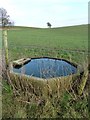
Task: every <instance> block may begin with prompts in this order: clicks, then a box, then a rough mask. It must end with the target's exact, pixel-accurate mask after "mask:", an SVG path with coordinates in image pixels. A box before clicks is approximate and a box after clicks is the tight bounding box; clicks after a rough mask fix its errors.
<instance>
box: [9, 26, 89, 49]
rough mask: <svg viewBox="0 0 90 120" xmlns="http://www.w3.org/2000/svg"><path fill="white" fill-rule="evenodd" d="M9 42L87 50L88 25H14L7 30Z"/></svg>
mask: <svg viewBox="0 0 90 120" xmlns="http://www.w3.org/2000/svg"><path fill="white" fill-rule="evenodd" d="M8 41H9V44H14V45H37V46H42V47H53V48H63V49H79V50H87V46H88V26H87V25H80V26H71V27H61V28H51V29H48V28H28V27H15V28H13V29H11V30H9V31H8Z"/></svg>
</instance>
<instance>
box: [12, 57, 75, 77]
mask: <svg viewBox="0 0 90 120" xmlns="http://www.w3.org/2000/svg"><path fill="white" fill-rule="evenodd" d="M13 71H14V72H16V73H23V74H26V75H30V76H34V77H39V78H53V77H60V76H67V75H71V74H75V73H76V72H77V68H76V67H75V66H73V65H72V64H70V63H69V62H67V61H64V60H59V59H52V58H35V59H31V61H30V62H28V63H27V64H25V65H23V66H22V67H19V68H13Z"/></svg>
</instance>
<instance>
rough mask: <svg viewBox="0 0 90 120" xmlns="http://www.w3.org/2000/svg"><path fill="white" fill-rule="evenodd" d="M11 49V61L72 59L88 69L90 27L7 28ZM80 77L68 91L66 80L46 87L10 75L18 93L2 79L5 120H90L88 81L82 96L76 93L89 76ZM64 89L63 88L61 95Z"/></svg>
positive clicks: (51, 83)
mask: <svg viewBox="0 0 90 120" xmlns="http://www.w3.org/2000/svg"><path fill="white" fill-rule="evenodd" d="M8 48H9V60H10V61H13V60H14V59H19V58H22V57H40V56H44V57H45V56H49V57H56V58H65V59H69V60H70V61H73V62H75V63H77V64H78V65H81V67H83V68H86V67H87V61H88V54H87V51H88V25H79V26H70V27H61V28H51V29H49V28H30V27H12V28H10V29H8ZM80 77H81V76H76V77H75V78H74V80H75V81H74V83H73V85H72V86H70V89H69V90H68V89H66V87H65V83H64V82H63V81H64V80H65V78H64V80H63V79H61V80H58V79H57V80H55V81H54V84H53V82H52V81H51V82H50V84H49V82H48V81H46V83H47V84H45V83H44V82H40V81H37V82H36V81H34V80H30V79H27V78H24V77H23V78H22V77H21V76H20V77H18V76H17V77H16V76H14V77H11V76H9V79H11V81H12V83H14V84H13V85H15V86H14V87H15V89H16V91H13V90H12V88H11V86H10V85H11V84H10V85H8V84H7V82H6V81H4V80H3V118H38V119H39V118H49V119H50V118H88V117H89V114H88V97H89V95H88V88H89V87H88V85H89V84H88V82H87V85H86V86H85V89H84V91H83V94H82V95H78V94H77V92H76V90H77V88H78V85H79V84H80V80H82V79H86V78H87V76H84V75H82V77H81V78H80ZM85 77H86V78H85ZM71 79H73V77H72V76H71ZM88 79H89V78H88ZM29 80H30V81H29ZM67 80H69V78H68V79H67ZM61 81H62V84H61V83H60V82H61ZM87 81H88V80H87ZM42 83H43V84H42ZM44 84H45V86H43V85H44ZM70 85H71V84H70ZM17 86H18V87H17ZM52 86H53V87H52ZM54 86H56V87H55V89H54ZM61 86H62V87H61ZM66 86H67V84H66ZM75 86H76V87H75ZM73 87H74V88H73ZM52 88H53V89H52ZM61 88H63V89H64V91H63V92H62V93H60V91H61ZM43 89H44V90H43ZM42 90H43V92H40V91H42ZM46 91H47V92H46ZM15 92H16V93H15ZM45 92H46V93H47V94H46V93H45ZM44 94H45V95H44Z"/></svg>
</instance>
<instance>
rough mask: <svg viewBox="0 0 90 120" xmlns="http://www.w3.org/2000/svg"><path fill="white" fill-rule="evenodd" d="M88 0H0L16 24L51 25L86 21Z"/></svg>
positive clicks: (0, 5) (58, 25)
mask: <svg viewBox="0 0 90 120" xmlns="http://www.w3.org/2000/svg"><path fill="white" fill-rule="evenodd" d="M88 1H89V0H0V8H1V7H3V8H5V9H6V10H7V12H8V14H9V15H10V17H11V19H12V20H14V22H15V25H17V26H30V27H47V24H46V23H47V22H50V23H51V24H52V27H60V26H71V25H79V24H87V23H88Z"/></svg>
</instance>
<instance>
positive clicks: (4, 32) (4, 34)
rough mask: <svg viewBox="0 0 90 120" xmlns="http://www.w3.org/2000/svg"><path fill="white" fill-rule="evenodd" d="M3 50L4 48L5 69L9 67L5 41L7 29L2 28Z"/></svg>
mask: <svg viewBox="0 0 90 120" xmlns="http://www.w3.org/2000/svg"><path fill="white" fill-rule="evenodd" d="M3 40H4V50H5V65H6V69H8V67H9V60H8V42H7V30H3Z"/></svg>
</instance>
